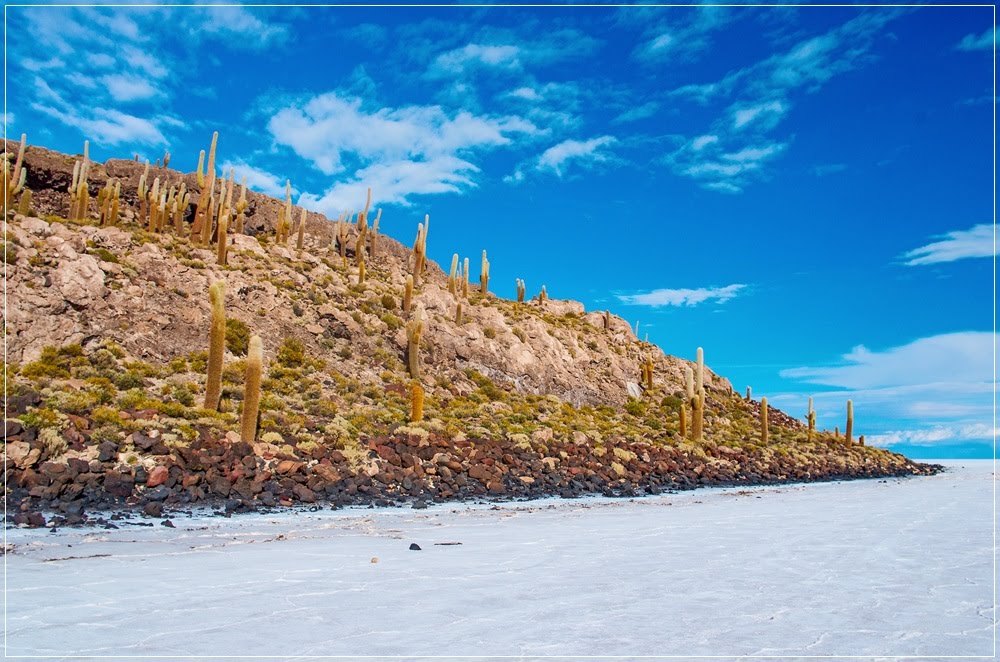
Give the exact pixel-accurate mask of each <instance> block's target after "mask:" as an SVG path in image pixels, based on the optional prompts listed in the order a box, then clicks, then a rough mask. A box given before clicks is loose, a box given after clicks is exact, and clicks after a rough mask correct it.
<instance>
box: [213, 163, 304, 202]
mask: <svg viewBox="0 0 1000 662" xmlns="http://www.w3.org/2000/svg"><path fill="white" fill-rule="evenodd" d="M230 168H232V169H233V170H234V171H235V176H236V179H235V181H236V182H237V183H239V182H241V181H243V178H244V177H246V178H247V188H249V189H252V190H254V191H258V192H260V193H264V194H266V195H270V196H273V197H275V198H279V199H281V200H284V199H285V184H286V182H287V181H288V180H287V179H282V178H280V177H278V176H277V175H273V174H271V173H270V172H267V171H266V170H262V169H260V168H257V167H254V166H252V165H250V164H249V163H246V162H245V161H240V160H237V161H225V162H224V163H223V164H222V167H221V170H220V172H221V173H222V174H223V175H224V176H226V177H228V176H229V175H228V173H229V170H230ZM297 193H298V190H297V189H296V188H295V187H294V186H293V187H292V195H295V194H297Z"/></svg>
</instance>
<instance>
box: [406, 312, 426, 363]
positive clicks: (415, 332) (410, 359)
mask: <svg viewBox="0 0 1000 662" xmlns="http://www.w3.org/2000/svg"><path fill="white" fill-rule="evenodd" d="M423 333H424V309H423V307H421V306H417V309H416V310H415V311H414V313H413V317H412V318H411V319H410V321H409V322H407V323H406V362H407V366H408V368H409V371H410V377H412V378H413V379H417V380H419V379H420V336H422V335H423Z"/></svg>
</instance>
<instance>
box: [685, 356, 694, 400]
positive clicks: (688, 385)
mask: <svg viewBox="0 0 1000 662" xmlns="http://www.w3.org/2000/svg"><path fill="white" fill-rule="evenodd" d="M684 394H685V395H686V396H687V399H688V400H690V399H691V398H693V397H694V371H693V370H691V366H689V365H686V366H684Z"/></svg>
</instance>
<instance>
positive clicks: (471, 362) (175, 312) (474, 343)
mask: <svg viewBox="0 0 1000 662" xmlns="http://www.w3.org/2000/svg"><path fill="white" fill-rule="evenodd" d="M7 149H8V153H9V154H10V162H11V164H13V162H14V155H16V153H17V151H18V146H17V144H15V143H8V144H7ZM80 159H81V157H80V156H76V157H74V156H67V155H64V154H59V153H56V152H52V151H49V150H46V149H44V148H40V147H33V146H32V147H28V148H27V150H26V152H25V155H24V164H25V165H26V168H27V176H26V180H25V187H26V189H29V190H30V191H31V194H30V196H31V199H30V204H26V205H25V207H24V208H22V209H21V211H23V212H27V213H24V214H20V213H16V211H15V209H16V207H17V205H16V204H15V200H18V201H19V199H20V196H21V195H23V194H21V193H20V192H18V193H17V194H16V195H15V194H13V193H12V197H11V200H10V202H9V204H8V213H7V217H6V221H5V223H4V228H3V230H4V255H5V262H6V287H7V309H6V327H5V329H6V347H7V356H6V359H7V383H6V388H7V391H6V396H7V397H6V405H7V417H8V418H7V422H6V426H5V440H6V451H7V452H6V460H7V462H6V465H5V478H6V497H7V499H8V503H10V502H12V501H13V502H14V503H15V505H16V506H17V507H18V508H19V509H20V510H22V511H23V512H22V513H21V514H20V515H18V517H19V518H20V521H24V522H27V521H29V520H30V521H34V522H36V523H37V522H38V521H39V518H40V517H44V516H42V515H39V514H37V512H36V511H38V510H43V509H50V510H54V511H57V512H59V513H62V514H61V515H57V516H56V518H57V521H70V522H76V521H80V520H82V519H83V518H84V517H85V515H84V514H83V512H84V508H93V507H104V506H110V505H114V504H122V503H124V504H129V505H136V506H142V507H143V508H144V509H145V510H146V511H147V512H148V513H149V514H159V513H160V512H161V511H162V509H163V507H164V504H165V505H166V507H167V508H168V509H169V508H171V507H176V506H178V505H179V504H182V503H190V502H195V501H199V500H202V499H206V498H208V499H211V498H215V499H220V500H225V503H226V504H227V507H228V508H229V509H230V510H232V509H239V508H247V507H256V506H259V505H265V506H271V505H275V504H281V503H283V504H290V503H292V502H293V501H302V502H312V501H317V500H320V501H322V500H327V501H330V502H332V503H335V504H345V503H355V502H366V501H371V502H376V503H393V502H413V503H415V504H417V505H419V504H421V503H424V502H426V501H428V500H444V499H459V498H467V497H474V496H480V495H492V496H494V497H498V498H503V497H517V496H539V495H544V494H562V495H564V496H575V495H579V494H584V493H591V492H598V493H609V494H633V493H636V492H639V491H652V492H655V491H658V490H659V489H669V488H679V487H690V486H695V485H700V484H723V483H724V484H740V483H757V482H769V481H785V480H814V479H826V478H838V477H856V476H881V475H905V474H912V473H925V472H929V471H933V470H934V468H933V467H929V466H926V465H918V464H915V463H912V462H910V461H908V460H906V459H905V458H903V457H902V456H900V455H896V454H893V453H890V452H888V451H885V450H882V449H876V448H871V447H866V446H864V445H862V444H860V443H858V442H857V440H856V439H845V437H844V436H843V435H838V436H835V435H833V434H830V433H828V432H823V431H810V430H808V429H807V427H806V426H805V425H804V424H803V423H802V422H800V421H798V420H796V419H794V418H792V417H790V416H787V415H785V414H784V413H782V412H780V411H778V410H775V409H773V408H770V409H769V411H768V417H767V418H768V424H769V425H768V435H767V438H766V439H764V438H763V435H762V431H761V403H759V402H757V401H750V400H746V399H744V398H743V397H742V396H740V395H739V394H737V393H735V392H734V391H733V389H732V387H731V385H730V383H729V382H728V381H727V380H726V379H724V378H723V377H721V376H719V375H716V374H714V373H713V372H712V371H711V370H710V369H709V368H708V367H705V368H704V372H703V382H704V389H705V393H704V401H703V402H704V406H703V408H701V410H700V411H701V412H702V418H703V434H702V435H701V436H700V437H699V435H698V434H697V433H696V432H695V431H694V425H695V417H696V412H695V411H694V408H693V406H692V405H693V404H696V403H693V400H696V399H697V395H698V394H697V392H696V391H693V390H692V387H691V386H689V384H688V383H687V379H686V374H685V373H686V369H687V370H690V371H691V373H692V374H695V373H697V371H698V367H697V366H696V365H694V364H692V363H690V362H688V361H684V360H682V359H679V358H676V357H672V356H667V355H665V354H664V353H663V352H662V351H661V350H660V349H659V348H657V347H655V346H653V345H651V344H649V343H645V342H641V341H640V340H639V339H638V338H636V337H635V335H634V334H633V332H632V329H631V327H630V325H629V324H628V323H627V322H626V321H624V320H622V319H619V318H617V317H615V316H613V315H608V314H605V313H604V312H601V311H590V312H588V311H585V310H584V307H583V305H582V304H580V303H578V302H574V301H562V300H558V299H550V298H544V297H543V298H539V297H535V298H534V299H528V298H527V297H526V300H525V301H523V302H517V301H510V300H504V299H500V298H497V297H495V296H494V295H492V294H491V293H489V292H486V293H483V292H482V291H481V289H480V286H479V285H478V284H476V285H471V286H470V287H469V291H468V294H467V295H465V294H463V292H462V290H463V285H462V282H461V280H459V282H458V286H457V288H456V293H454V294H453V293H452V292H451V291H449V275H448V274H446V273H445V272H444V271H442V270H441V269H440V268H439V267H438V266H437V265H435V264H434V263H432V262H431V263H428V265H427V267H426V269H422V270H420V271H419V272H415V267H414V262H415V259H414V251H413V250H411V249H410V248H409V247H406V246H403V245H402V244H400V243H399V242H397V241H395V240H394V239H392V238H391V237H388V236H378V238H377V240H374V241H373V238H372V236H373V232H372V229H371V228H370V227H369V228H368V230H367V232H366V233H365V234H364V235H363V237H364V244H363V245H364V247H365V250H364V251H362V253H363V257H364V264H365V270H364V274H365V275H364V279H363V281H362V279H361V270H360V266H359V263H358V262H359V260H358V255H357V254H356V253H357V244H358V236H359V227H363V226H364V224H361V226H359V224H358V223H353V222H352V223H345V224H343V225H342V226H341V227H342V228H343V229H344V230H345V234H344V235H343V236H341V237H338V236H337V235H338V224H337V223H336V222H334V221H331V220H330V219H327V218H326V217H324V216H322V215H321V214H317V213H314V212H308V213H307V214H306V217H305V218H306V221H305V226H304V232H303V241H302V248H301V249H299V248H297V246H296V244H297V237H296V232H297V230H298V223H299V219H300V218H301V210H300V209H299V208H294V209H293V210H292V213H291V214H290V217H291V220H292V224H291V229H292V236H291V237H289V238H288V239H287V240H284V241H277V240H276V230H278V229H279V227H278V226H279V224H280V223H283V221H281V219H282V218H285V217H287V216H288V215H287V214H286V213H285V212H284V211H283V210H284V209H285V208H286V205H285V203H284V201H280V200H276V199H274V198H270V197H268V196H264V195H260V194H256V193H253V192H249V191H248V192H247V195H246V200H247V204H246V206H245V210H244V213H243V218H241V219H240V222H241V223H242V224H243V232H242V233H239V232H234V231H233V229H232V228H233V223H232V221H233V220H234V214H230V215H228V216H227V217H228V218H229V220H230V221H231V222H230V225H229V227H230V231H229V232H228V233H226V235H225V237H226V241H225V242H224V243H225V244H226V257H225V260H224V263H222V264H220V263H219V260H218V254H219V249H218V236H217V234H216V235H214V236H209V242H207V243H205V242H202V241H200V240H199V237H198V236H195V235H194V234H193V233H192V232H191V228H192V223H193V222H195V209H196V206H197V205H196V203H197V193H198V192H200V188H199V184H198V179H199V178H198V176H196V175H195V174H194V173H188V174H184V173H180V172H176V171H173V170H169V169H167V168H163V167H153V168H151V169H149V174H148V175H147V179H146V181H145V182H144V184H145V189H146V190H147V191H148V189H149V188H150V186H151V184H150V182H149V181H148V180H149V179H152V178H154V177H155V178H159V181H160V185H161V187H162V188H161V190H162V191H164V192H166V190H167V187H168V186H179V185H180V183H181V182H183V183H184V184H185V186H186V188H187V190H188V191H189V192H191V199H190V201H189V202H188V204H186V205H181V206H180V208H179V213H178V216H176V217H174V216H170V218H168V221H167V223H166V224H165V226H164V227H163V228H152V227H150V224H149V223H148V222H146V221H145V216H144V215H143V214H142V210H141V208H140V205H139V193H138V191H139V188H140V178H141V177H142V176H143V173H144V171H145V170H146V168H145V165H144V164H139V163H137V162H135V161H128V160H111V161H108V162H107V163H105V164H103V165H101V164H91V165H90V167H89V175H88V178H87V183H86V187H85V188H86V191H87V193H88V194H89V198H90V200H89V203H88V204H87V209H86V213H80V214H76V216H79V218H68V216H73V215H74V214H71V213H70V211H71V209H70V205H71V195H70V193H69V189H70V188H71V187H72V186H71V185H72V182H73V181H74V165H75V164H76V163H77V161H79V160H80ZM109 180H110V181H111V182H112V184H111V186H109V187H107V191H111V190H112V189H113V188H114V185H115V183H117V186H118V189H119V194H118V196H117V198H116V200H115V203H116V205H118V207H119V215H118V218H117V222H116V223H115V224H113V225H112V224H110V223H109V222H108V219H105V222H103V223H102V222H101V220H100V217H101V216H102V211H101V210H102V205H104V204H105V201H108V205H107V206H105V207H103V208H104V209H110V197H105V194H103V193H101V191H102V189H105V188H106V185H107V184H108V182H109ZM16 184H17V182H12V183H9V188H8V190H9V191H11V192H13V190H14V189H15V187H16ZM80 190H81V189H78V192H79V191H80ZM220 197H222V196H221V195H220ZM234 197H235V196H234ZM84 199H85V198H84ZM147 199H152V198H151V196H150V195H149V194H148V193H147ZM364 205H365V201H363V200H361V201H358V209H359V210H360V209H362V208H363V207H364ZM148 206H149V205H147V207H148ZM372 216H374V210H373V213H371V214H369V217H368V219H366V220H367V223H368V224H369V225H370V223H371V217H372ZM175 220H176V222H175ZM285 227H286V228H287V227H288V224H285ZM209 230H210V233H211V232H214V230H212V226H209ZM427 241H428V242H429V243H432V244H433V243H435V242H440V243H442V244H446V243H447V241H448V238H447V237H440V236H437V235H435V234H434V232H433V226H432V227H431V229H430V231H429V232H428V239H427ZM479 261H480V260H479V259H478V257H477V258H476V259H475V260H473V264H474V266H478V264H479ZM466 275H467V276H470V275H471V274H466ZM408 276H410V277H416V281H417V283H418V284H417V286H416V287H414V289H413V293H412V297H410V298H409V300H408V301H404V300H405V299H407V297H406V295H405V290H406V281H407V277H408ZM470 280H473V281H475V280H478V279H477V278H470ZM219 281H221V282H223V283H224V284H225V297H224V305H225V316H226V327H225V331H226V335H225V346H226V349H225V354H224V360H223V370H222V390H221V399H220V401H219V404H218V405H217V406H212V407H209V408H204V407H203V406H202V405H203V404H205V402H204V401H205V388H206V372H207V363H208V352H207V350H208V347H209V333H210V326H211V319H212V317H211V305H210V301H209V296H208V290H209V286H210V285H211V284H212V283H215V282H219ZM406 304H408V307H407V308H405V309H404V305H406ZM418 311H419V312H418ZM417 316H422V320H423V329H422V334H421V336H420V338H419V340H418V342H417V343H416V344H411V343H410V342H409V341H410V338H409V337H408V330H407V323H408V322H410V321H412V320H413V319H414V318H415V317H417ZM250 335H258V336H260V338H261V340H262V344H263V348H264V359H265V361H264V363H265V370H264V373H265V374H264V380H263V384H262V388H261V394H260V415H259V427H258V429H257V432H256V434H255V435H253V438H252V439H245V440H241V435H240V433H239V432H238V431H239V430H240V415H241V409H242V404H243V397H244V381H245V375H246V354H247V341H248V337H249V336H250ZM411 356H413V357H414V359H413V360H415V361H416V363H415V364H411V362H410V359H411ZM413 371H417V372H418V377H419V379H417V380H414V379H413V375H412V374H411V373H412V372H413ZM415 383H419V384H420V385H421V387H420V388H419V389H417V388H415V386H414V384H415ZM417 390H419V391H420V392H421V394H420V397H422V399H423V402H422V405H423V415H422V416H420V415H414V413H415V412H414V411H413V408H414V404H415V403H414V402H413V401H412V400H413V399H414V398H416V397H418V396H417V395H416V391H417ZM692 396H695V397H692ZM699 402H701V401H699ZM682 411H683V412H684V414H683V418H684V423H686V425H685V428H686V429H685V430H684V431H683V432H684V433H683V434H682V433H681V432H682V431H681V429H680V428H681V424H682V421H681V412H682Z"/></svg>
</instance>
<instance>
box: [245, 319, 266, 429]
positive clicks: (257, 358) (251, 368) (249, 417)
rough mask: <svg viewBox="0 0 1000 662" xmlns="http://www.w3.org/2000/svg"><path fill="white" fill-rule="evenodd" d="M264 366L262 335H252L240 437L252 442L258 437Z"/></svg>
mask: <svg viewBox="0 0 1000 662" xmlns="http://www.w3.org/2000/svg"><path fill="white" fill-rule="evenodd" d="M263 367H264V348H263V345H262V343H261V340H260V336H256V335H255V336H250V344H249V346H248V349H247V371H246V378H245V381H244V384H243V416H242V418H241V421H240V439H241V440H242V441H245V442H246V443H248V444H250V443H253V442H254V441H255V440H256V439H257V413H258V412H259V411H260V378H261V373H262V372H263Z"/></svg>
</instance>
